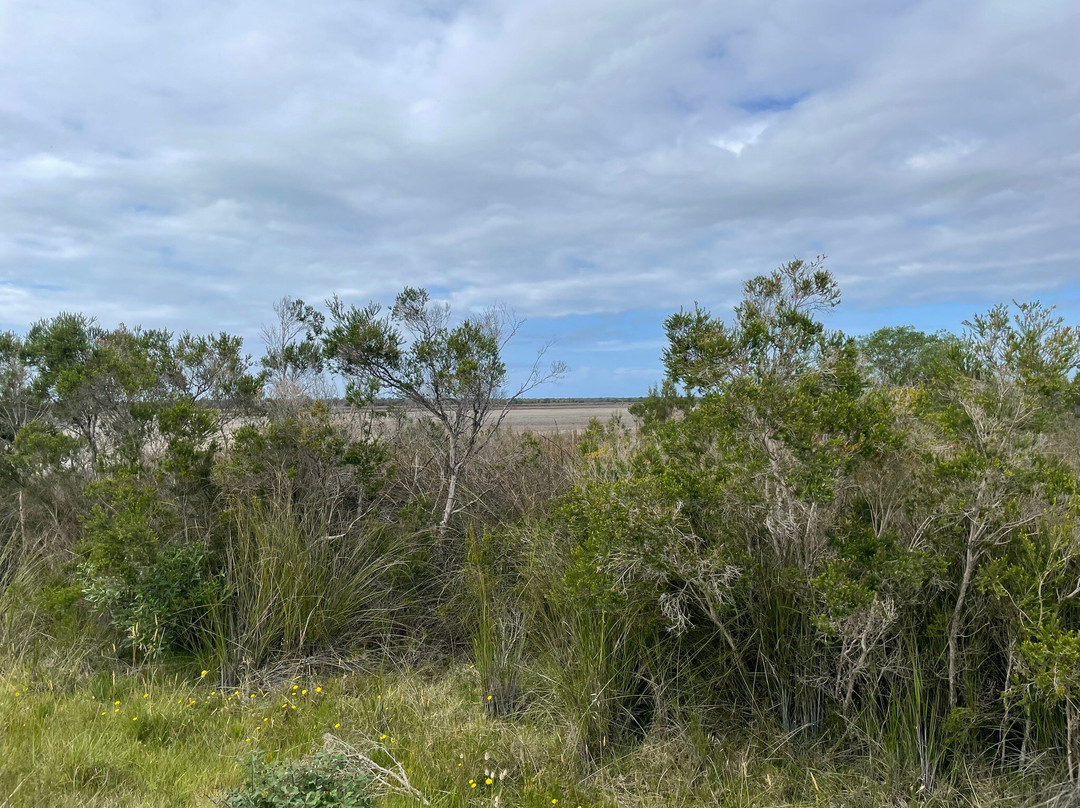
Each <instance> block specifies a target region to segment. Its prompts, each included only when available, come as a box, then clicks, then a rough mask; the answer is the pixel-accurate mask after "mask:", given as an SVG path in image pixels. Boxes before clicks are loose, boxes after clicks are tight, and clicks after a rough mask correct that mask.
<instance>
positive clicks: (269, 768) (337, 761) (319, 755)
mask: <svg viewBox="0 0 1080 808" xmlns="http://www.w3.org/2000/svg"><path fill="white" fill-rule="evenodd" d="M247 767H248V776H247V780H246V781H245V782H244V784H243V785H241V786H239V787H238V788H235V789H233V790H232V791H230V792H228V793H227V794H226V795H225V796H224V797H223V798H222V799H221V800H219V802H218V804H219V805H220V806H222V808H364V806H368V805H373V804H374V797H373V796H372V794H371V778H370V777H369V776H367V775H363V774H356V773H354V772H351V771H350V770H349V767H348V763H347V761H346V759H345V757H344V756H343V755H336V754H331V753H328V752H323V751H319V752H316V753H314V754H311V755H308V756H306V757H302V758H299V759H298V760H283V761H277V762H274V763H266V762H265V761H264V760H262V759H261V758H260V757H259V756H257V755H256V756H254V757H252V758H251V760H250V761H249V762H248V764H247Z"/></svg>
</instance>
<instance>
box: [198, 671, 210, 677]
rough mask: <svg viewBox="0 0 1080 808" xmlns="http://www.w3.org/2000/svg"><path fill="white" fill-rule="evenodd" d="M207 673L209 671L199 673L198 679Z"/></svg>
mask: <svg viewBox="0 0 1080 808" xmlns="http://www.w3.org/2000/svg"><path fill="white" fill-rule="evenodd" d="M209 672H210V671H199V676H200V677H202V676H206V674H208V673H209Z"/></svg>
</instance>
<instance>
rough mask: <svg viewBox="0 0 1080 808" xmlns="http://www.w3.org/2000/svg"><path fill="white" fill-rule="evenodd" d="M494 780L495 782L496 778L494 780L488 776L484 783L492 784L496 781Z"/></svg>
mask: <svg viewBox="0 0 1080 808" xmlns="http://www.w3.org/2000/svg"><path fill="white" fill-rule="evenodd" d="M494 782H495V781H494V780H492V779H491V778H490V777H489V778H488V779H487V780H485V781H484V783H485V784H487V785H489V786H490V785H491V784H492V783H494Z"/></svg>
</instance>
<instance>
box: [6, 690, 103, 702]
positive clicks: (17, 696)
mask: <svg viewBox="0 0 1080 808" xmlns="http://www.w3.org/2000/svg"><path fill="white" fill-rule="evenodd" d="M21 695H22V693H20V692H19V691H18V690H16V691H15V698H19V696H21ZM116 703H117V704H119V703H120V702H116Z"/></svg>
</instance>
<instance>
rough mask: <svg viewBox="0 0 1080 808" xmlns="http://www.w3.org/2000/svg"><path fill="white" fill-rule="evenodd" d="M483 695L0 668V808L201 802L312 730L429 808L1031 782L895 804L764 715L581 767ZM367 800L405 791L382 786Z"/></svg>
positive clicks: (855, 800)
mask: <svg viewBox="0 0 1080 808" xmlns="http://www.w3.org/2000/svg"><path fill="white" fill-rule="evenodd" d="M305 690H306V691H307V692H306V693H305V692H304V691H305ZM484 702H485V694H484V692H483V689H482V682H481V677H480V674H479V673H478V672H477V671H476V670H475V669H474V668H472V667H471V666H466V665H456V666H453V667H449V668H447V667H442V668H438V669H436V668H432V669H421V670H416V669H414V670H411V671H394V672H390V673H382V674H380V673H366V674H361V673H353V674H345V675H340V676H337V677H334V678H326V679H323V678H320V677H305V678H297V679H293V680H283V681H280V682H279V683H277V684H275V685H274V686H273V687H269V688H267V689H263V690H256V689H251V688H248V689H237V688H231V689H226V690H224V691H223V690H222V689H221V688H220V686H218V685H217V684H216V683H215V682H213V681H212V680H211V677H210V676H209V675H207V676H206V677H202V676H200V675H199V672H198V671H189V670H186V669H185V670H179V671H172V672H166V671H163V670H162V669H160V668H159V669H158V670H156V671H152V670H147V671H144V672H141V673H138V672H136V673H132V674H128V675H119V674H118V675H106V674H100V673H99V674H96V675H93V676H91V677H89V678H85V679H82V680H79V681H77V682H50V681H41V680H39V681H28V680H27V679H26V678H25V677H22V678H20V676H19V675H7V676H4V677H2V678H0V808H21V807H23V806H25V808H31V806H33V807H34V808H36V807H37V806H43V805H48V806H54V808H66V807H67V806H71V807H72V808H74V806H88V807H92V806H102V807H104V806H116V807H117V808H119V806H125V807H126V806H155V807H157V806H161V807H162V808H165V807H166V806H167V807H169V808H172V807H173V806H176V807H177V808H178V807H179V806H209V805H212V804H213V798H214V796H215V795H217V794H220V793H221V791H222V789H225V788H228V787H231V786H234V785H236V784H237V783H239V782H240V781H241V780H242V778H243V776H244V767H243V761H244V760H246V759H249V758H250V756H251V755H253V754H258V755H262V756H264V757H266V758H269V759H283V758H292V757H298V756H301V755H303V754H305V753H307V752H309V751H311V750H313V749H314V748H316V747H318V746H320V745H323V744H326V743H328V742H331V743H343V744H346V745H348V746H350V747H353V748H356V749H362V750H367V753H368V754H369V755H371V757H372V759H375V760H378V761H379V762H380V763H381V764H382V765H391V764H392V763H393V762H395V761H396V762H397V763H400V765H401V767H402V769H403V770H404V772H405V773H406V776H407V778H408V780H409V782H410V783H411V784H412V785H413V786H414V787H416V788H417V789H419V791H420V792H421V793H422V794H424V795H425V796H426V797H427V799H428V800H429V801H430V804H431V805H432V806H436V808H473V807H476V806H489V808H495V806H522V808H540V806H549V808H550V806H578V805H580V806H582V808H586V807H588V808H615V806H629V805H632V806H643V807H644V806H648V807H649V808H651V806H657V807H658V808H659V806H701V808H704V807H705V806H715V805H721V806H732V808H751V807H752V806H760V808H765V807H766V806H800V807H805V808H811V807H813V808H825V806H841V805H842V806H846V808H871V807H872V806H873V807H875V808H876V806H881V805H893V804H896V805H908V804H910V805H915V804H920V805H926V806H930V807H932V806H965V807H966V808H967V807H970V808H974V807H975V806H982V805H986V806H990V805H1022V804H1024V803H1025V796H1030V795H1025V793H1024V788H1023V784H1022V783H1016V782H1010V781H1004V780H1001V781H999V780H996V779H993V778H992V777H985V776H984V777H982V779H980V780H979V781H978V782H977V783H976V784H975V785H973V786H971V787H967V788H965V789H964V790H963V793H961V790H960V789H958V788H952V787H949V786H941V787H939V788H937V789H936V790H935V792H934V794H933V795H931V796H930V797H929V798H928V799H925V800H924V801H921V802H918V803H916V801H915V800H912V801H910V802H906V801H905V802H894V800H897V799H898V798H902V797H903V795H901V794H898V793H897V792H896V791H895V786H894V785H892V784H891V783H890V780H891V777H890V776H888V775H887V774H886V773H885V772H883V771H882V770H881V767H880V766H875V765H873V764H869V763H867V762H865V761H862V760H856V761H853V762H851V761H849V762H845V761H844V760H843V759H842V758H837V757H832V756H830V755H829V754H827V753H826V752H825V751H824V750H821V749H819V748H815V747H813V746H810V747H805V748H800V747H792V748H783V747H777V745H776V743H775V737H776V734H775V732H773V731H772V730H773V728H766V727H762V728H761V731H760V733H757V734H755V733H753V732H750V733H743V734H742V735H741V736H739V737H738V738H737V739H734V738H735V736H732V738H723V737H718V736H716V735H711V734H708V733H706V732H705V731H703V730H693V729H689V730H688V729H677V728H674V727H672V728H667V729H663V728H657V729H655V730H654V731H652V732H650V734H649V735H648V736H646V737H644V738H643V739H642V740H641V742H640V743H638V744H636V745H634V746H632V747H627V748H625V749H623V750H621V751H619V750H611V753H610V755H609V756H608V757H607V758H606V759H605V761H604V762H603V764H602V765H601V766H592V767H589V766H588V765H587V764H585V763H584V762H583V760H582V759H581V758H580V757H579V756H577V755H575V754H574V750H573V749H572V746H573V743H574V740H575V732H574V728H573V727H570V726H567V727H563V726H560V725H559V724H557V723H553V721H552V719H551V718H550V717H548V716H540V715H537V716H532V715H530V714H529V713H528V712H526V714H525V715H524V716H520V717H517V718H515V719H511V720H505V719H500V718H498V717H492V716H491V715H490V714H489V713H488V711H487V710H486V709H485V705H484ZM489 780H490V781H491V782H488V781H489ZM920 799H923V798H922V797H920ZM554 801H557V802H554ZM378 804H379V805H381V806H388V807H391V808H403V807H404V806H416V805H418V804H420V803H419V802H418V801H417V799H416V798H414V797H410V796H407V795H404V794H402V793H400V792H392V791H391V792H386V793H384V794H382V795H381V797H380V800H379V803H378Z"/></svg>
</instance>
